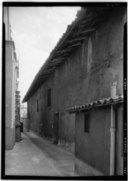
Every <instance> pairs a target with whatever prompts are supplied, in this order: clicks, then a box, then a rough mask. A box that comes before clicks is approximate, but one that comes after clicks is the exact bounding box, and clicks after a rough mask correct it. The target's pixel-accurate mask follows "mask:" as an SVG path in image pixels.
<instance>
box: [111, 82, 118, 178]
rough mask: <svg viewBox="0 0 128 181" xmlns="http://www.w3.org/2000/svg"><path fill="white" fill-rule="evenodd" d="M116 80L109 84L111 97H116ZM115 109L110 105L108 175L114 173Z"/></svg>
mask: <svg viewBox="0 0 128 181" xmlns="http://www.w3.org/2000/svg"><path fill="white" fill-rule="evenodd" d="M116 85H117V83H116V82H113V83H112V86H111V97H112V98H116ZM115 123H116V121H115V110H114V107H113V105H111V120H110V175H114V174H115V141H116V136H115V134H116V125H115Z"/></svg>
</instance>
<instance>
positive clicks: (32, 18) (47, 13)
mask: <svg viewBox="0 0 128 181" xmlns="http://www.w3.org/2000/svg"><path fill="white" fill-rule="evenodd" d="M78 10H80V7H11V8H10V24H11V36H12V39H13V40H14V42H15V47H16V54H17V59H18V60H19V90H20V91H21V93H20V94H21V101H22V99H23V98H24V96H25V94H26V92H27V90H28V88H29V87H30V85H31V83H32V81H33V79H34V77H35V75H36V74H37V73H38V71H39V69H40V67H41V66H42V65H43V64H44V62H45V61H46V59H47V58H48V57H49V55H50V52H51V51H52V50H53V49H54V47H55V46H56V44H57V42H58V41H59V39H60V38H61V37H62V35H63V33H65V31H66V29H67V25H69V24H71V23H72V21H74V19H75V18H76V14H77V11H78Z"/></svg>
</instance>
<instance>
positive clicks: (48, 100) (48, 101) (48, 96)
mask: <svg viewBox="0 0 128 181" xmlns="http://www.w3.org/2000/svg"><path fill="white" fill-rule="evenodd" d="M47 104H48V107H50V106H51V89H48V93H47Z"/></svg>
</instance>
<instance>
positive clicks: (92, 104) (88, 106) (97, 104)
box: [67, 95, 123, 113]
mask: <svg viewBox="0 0 128 181" xmlns="http://www.w3.org/2000/svg"><path fill="white" fill-rule="evenodd" d="M119 103H123V95H120V96H117V97H116V98H112V97H108V98H104V99H101V100H98V101H93V102H90V103H88V104H81V105H79V106H76V105H75V106H72V107H70V108H68V109H67V111H68V112H70V113H73V112H77V111H83V110H87V109H93V108H95V107H103V106H108V105H112V104H119Z"/></svg>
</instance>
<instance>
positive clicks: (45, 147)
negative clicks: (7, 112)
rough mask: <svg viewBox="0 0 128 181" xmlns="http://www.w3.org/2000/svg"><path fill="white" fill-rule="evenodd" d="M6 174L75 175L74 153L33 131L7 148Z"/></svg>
mask: <svg viewBox="0 0 128 181" xmlns="http://www.w3.org/2000/svg"><path fill="white" fill-rule="evenodd" d="M5 160H6V161H5V168H6V169H5V174H6V175H30V176H31V175H35V176H37V175H39V176H75V175H77V174H76V173H75V172H74V155H73V154H72V153H70V152H68V151H66V150H63V149H62V148H59V147H57V146H55V145H53V144H51V143H50V142H48V141H47V140H44V139H43V138H40V137H39V136H37V135H35V134H34V133H32V132H29V133H28V132H27V133H26V134H22V141H20V142H17V143H16V144H15V146H14V149H13V150H6V159H5Z"/></svg>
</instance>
